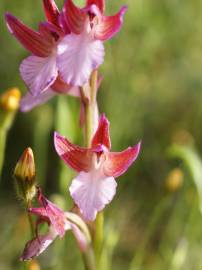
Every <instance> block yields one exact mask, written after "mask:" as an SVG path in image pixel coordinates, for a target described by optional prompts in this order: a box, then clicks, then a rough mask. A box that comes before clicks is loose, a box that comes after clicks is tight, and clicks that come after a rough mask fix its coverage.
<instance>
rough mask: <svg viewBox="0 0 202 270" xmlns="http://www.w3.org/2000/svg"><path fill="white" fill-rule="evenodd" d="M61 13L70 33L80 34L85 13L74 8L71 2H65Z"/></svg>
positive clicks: (70, 0) (69, 0) (67, 0)
mask: <svg viewBox="0 0 202 270" xmlns="http://www.w3.org/2000/svg"><path fill="white" fill-rule="evenodd" d="M63 12H64V15H65V19H66V22H67V25H68V26H69V28H70V30H71V32H73V33H75V34H80V33H81V32H82V30H83V28H84V24H85V20H86V17H87V15H86V13H85V12H84V11H83V10H82V9H80V8H78V7H77V6H75V5H74V3H73V1H72V0H66V2H65V5H64V8H63Z"/></svg>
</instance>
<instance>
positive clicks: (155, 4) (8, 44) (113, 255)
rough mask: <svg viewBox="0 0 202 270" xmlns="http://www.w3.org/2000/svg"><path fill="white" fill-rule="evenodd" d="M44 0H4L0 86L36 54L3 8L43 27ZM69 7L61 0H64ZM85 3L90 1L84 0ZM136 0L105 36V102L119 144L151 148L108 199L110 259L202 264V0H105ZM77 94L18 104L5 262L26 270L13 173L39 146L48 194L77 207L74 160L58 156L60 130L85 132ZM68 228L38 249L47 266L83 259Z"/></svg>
mask: <svg viewBox="0 0 202 270" xmlns="http://www.w3.org/2000/svg"><path fill="white" fill-rule="evenodd" d="M41 2H42V1H41V0H35V1H31V0H13V1H8V0H1V1H0V13H1V16H0V23H1V26H0V27H1V36H0V44H1V45H0V46H1V53H0V63H1V65H0V93H2V92H3V91H4V90H6V89H7V88H10V87H13V86H17V87H19V88H20V89H21V91H22V92H23V93H24V92H25V91H26V87H25V85H24V84H23V82H22V80H21V79H20V76H19V71H18V68H19V64H20V62H21V60H22V59H23V58H24V57H26V56H27V55H28V53H27V52H26V51H25V49H23V48H22V47H21V46H20V45H19V44H18V42H17V41H16V40H15V39H14V38H13V37H12V36H11V35H10V34H9V33H8V31H7V28H6V25H5V21H4V13H5V11H10V12H11V13H12V14H14V15H15V16H17V17H18V18H20V19H21V20H23V21H24V22H25V23H26V24H27V25H30V26H32V27H33V28H35V29H36V28H37V24H38V22H39V21H43V20H44V15H43V10H42V3H41ZM56 2H57V3H58V5H59V6H60V7H61V6H62V2H63V1H61V0H60V1H59V0H58V1H56ZM77 3H79V4H82V1H77ZM122 4H128V6H129V9H128V12H127V13H126V16H125V20H124V25H123V28H122V30H121V32H120V33H119V34H118V35H117V36H116V37H115V38H114V39H113V40H111V41H109V42H106V44H105V45H106V46H105V47H106V57H105V63H104V64H103V66H102V67H101V73H102V74H103V76H104V80H103V82H102V85H101V89H100V91H99V96H98V101H99V104H100V112H105V113H106V115H107V117H108V118H109V119H110V122H111V138H112V149H113V150H116V151H118V150H122V149H124V148H126V147H127V146H128V145H133V144H135V143H137V142H138V141H139V140H140V139H141V140H142V149H141V154H140V156H139V158H138V160H137V161H136V162H135V164H134V165H133V166H132V167H131V168H130V170H129V171H128V172H127V173H126V174H125V175H124V176H122V177H120V178H119V179H118V184H119V185H118V192H117V195H116V197H115V199H114V200H113V203H111V204H110V206H108V207H107V208H106V222H105V225H106V226H105V230H106V240H105V242H106V243H105V244H106V247H105V251H104V253H106V254H105V255H106V258H108V261H109V262H107V261H106V260H103V265H104V266H103V269H105V270H109V269H116V270H123V269H124V270H125V269H129V270H164V269H169V270H179V269H184V270H200V269H202V257H201V252H202V215H201V207H200V206H201V204H200V202H201V196H202V164H201V156H202V140H201V138H202V128H201V124H202V106H201V105H202V27H201V25H202V1H201V0H198V1H190V0H189V1H188V0H183V1H182V0H181V1H180V0H152V1H149V0H135V1H133V0H125V2H122V1H115V0H108V1H106V6H107V13H108V14H113V13H115V12H116V11H117V10H118V9H119V7H120V6H121V5H122ZM78 123H79V102H78V100H76V99H74V98H71V97H65V96H61V97H59V98H55V99H54V100H52V101H51V102H49V103H47V104H46V105H44V106H41V107H38V108H36V109H34V110H33V111H32V112H30V113H26V114H23V113H20V112H19V113H18V114H17V117H16V119H15V122H14V125H13V126H12V128H11V130H10V132H9V136H8V138H7V146H6V155H5V163H4V167H3V174H2V178H1V183H0V216H1V222H0V246H1V248H0V269H2V270H10V269H24V265H23V264H22V263H20V262H19V261H18V257H19V255H20V253H21V251H22V249H23V247H24V244H25V242H26V241H27V240H28V238H29V228H28V225H27V223H26V217H25V214H24V211H23V206H22V203H21V202H20V201H19V200H18V198H17V197H16V194H15V189H14V184H13V181H14V180H13V178H12V172H13V168H14V167H15V163H16V161H17V160H18V158H19V157H20V155H21V153H22V152H23V150H24V149H25V148H26V147H28V146H30V147H32V149H33V150H34V154H35V159H36V164H37V180H38V183H39V184H40V185H42V186H43V187H44V190H45V193H46V195H48V196H50V197H52V199H53V200H55V201H57V202H58V203H61V204H63V205H64V206H65V207H66V209H70V208H71V207H72V202H71V200H70V198H69V197H68V196H69V195H68V192H67V186H68V183H69V181H70V180H71V177H72V172H71V171H70V169H68V168H67V167H65V166H64V165H63V164H62V162H61V161H60V160H59V159H58V157H57V155H56V153H55V151H54V147H53V131H54V130H58V131H59V132H61V133H62V134H63V135H66V136H68V137H69V138H71V139H72V141H74V142H76V143H82V133H81V130H80V129H79V127H78ZM75 249H76V244H75V242H74V240H73V238H72V236H71V233H69V234H67V235H66V237H65V239H64V240H63V241H61V240H57V241H56V242H55V243H54V244H53V245H52V246H51V247H50V248H49V249H48V251H47V252H46V253H45V254H44V255H42V256H40V259H39V260H40V264H41V269H50V270H55V269H57V270H63V269H74V270H80V269H83V266H82V261H81V258H80V254H79V253H78V252H77V251H75Z"/></svg>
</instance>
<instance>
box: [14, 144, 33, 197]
mask: <svg viewBox="0 0 202 270" xmlns="http://www.w3.org/2000/svg"><path fill="white" fill-rule="evenodd" d="M35 175H36V170H35V162H34V155H33V152H32V149H31V148H27V149H25V151H24V153H23V154H22V156H21V158H20V159H19V161H18V163H17V164H16V167H15V170H14V176H15V179H16V182H17V190H18V194H19V196H20V197H22V198H23V199H25V200H29V201H30V200H32V199H33V197H34V196H35V194H36V187H35Z"/></svg>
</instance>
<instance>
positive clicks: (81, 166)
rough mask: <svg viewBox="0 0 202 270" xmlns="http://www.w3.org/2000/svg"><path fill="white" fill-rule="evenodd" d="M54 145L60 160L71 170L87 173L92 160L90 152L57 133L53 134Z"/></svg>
mask: <svg viewBox="0 0 202 270" xmlns="http://www.w3.org/2000/svg"><path fill="white" fill-rule="evenodd" d="M54 144H55V149H56V152H57V153H58V155H59V156H60V158H61V159H62V160H63V161H64V162H65V163H66V164H67V165H69V166H70V167H71V168H72V169H74V170H75V171H77V172H80V171H85V172H87V171H89V170H90V169H91V166H92V158H93V152H92V151H91V150H89V149H87V148H83V147H79V146H77V145H74V144H72V143H70V142H69V141H68V140H67V139H66V138H64V137H62V136H61V135H59V134H58V133H57V132H55V136H54Z"/></svg>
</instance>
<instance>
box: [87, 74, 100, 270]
mask: <svg viewBox="0 0 202 270" xmlns="http://www.w3.org/2000/svg"><path fill="white" fill-rule="evenodd" d="M97 81H98V72H97V70H94V71H93V72H92V75H91V78H90V88H89V95H88V100H87V102H86V103H85V126H84V128H85V145H86V147H91V140H92V137H93V135H94V132H95V129H96V128H97V126H98V116H97V100H96V99H97ZM103 225H104V214H103V211H101V212H100V213H98V215H97V217H96V220H95V230H94V232H93V237H92V238H93V249H94V256H95V259H96V269H99V259H100V256H101V250H102V244H103ZM87 269H88V268H87Z"/></svg>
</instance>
